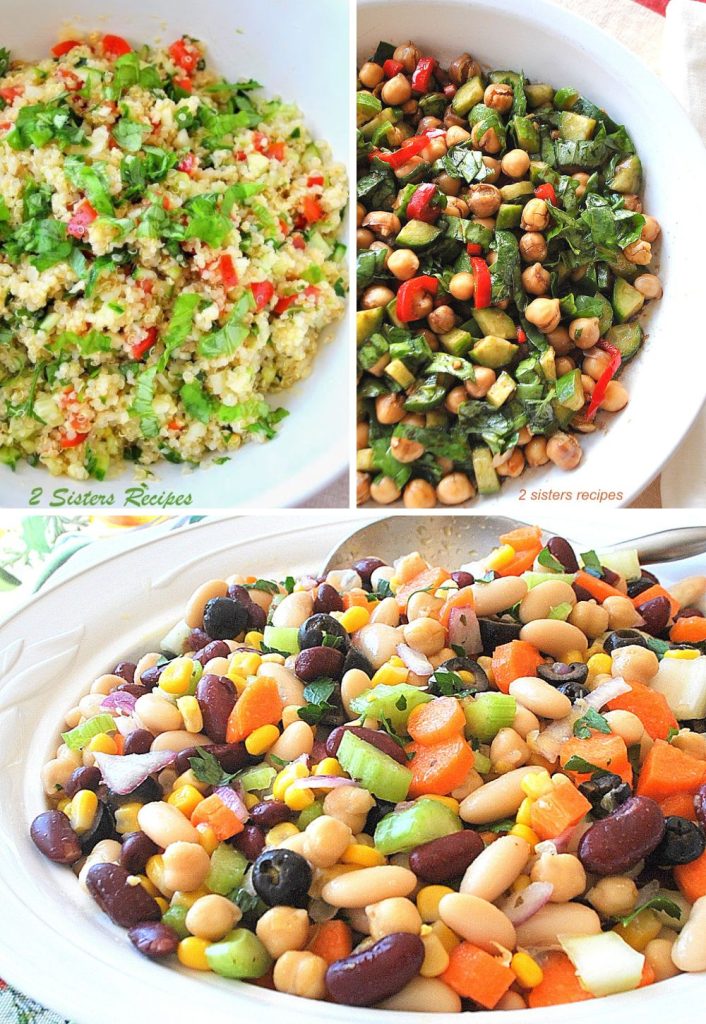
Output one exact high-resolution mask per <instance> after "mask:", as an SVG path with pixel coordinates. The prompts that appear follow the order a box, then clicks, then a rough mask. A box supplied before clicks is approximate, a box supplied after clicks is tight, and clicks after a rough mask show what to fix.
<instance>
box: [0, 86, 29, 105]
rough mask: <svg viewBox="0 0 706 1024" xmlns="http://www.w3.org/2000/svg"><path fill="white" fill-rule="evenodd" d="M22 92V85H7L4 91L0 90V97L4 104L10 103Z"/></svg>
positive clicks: (23, 89)
mask: <svg viewBox="0 0 706 1024" xmlns="http://www.w3.org/2000/svg"><path fill="white" fill-rule="evenodd" d="M24 91H25V87H24V86H23V85H8V86H7V87H6V88H5V89H0V96H2V98H3V99H4V100H5V102H6V103H12V102H13V101H14V100H16V99H17V97H18V96H21V95H22V93H23V92H24Z"/></svg>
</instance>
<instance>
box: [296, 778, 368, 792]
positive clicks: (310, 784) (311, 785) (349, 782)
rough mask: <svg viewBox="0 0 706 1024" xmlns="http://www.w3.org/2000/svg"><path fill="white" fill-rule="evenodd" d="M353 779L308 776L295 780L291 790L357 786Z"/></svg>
mask: <svg viewBox="0 0 706 1024" xmlns="http://www.w3.org/2000/svg"><path fill="white" fill-rule="evenodd" d="M357 785H358V783H357V782H355V780H354V779H344V778H342V777H341V776H340V775H310V776H309V777H308V778H306V779H295V780H294V782H292V783H291V788H292V789H336V788H337V787H339V786H357Z"/></svg>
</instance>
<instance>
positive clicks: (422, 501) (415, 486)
mask: <svg viewBox="0 0 706 1024" xmlns="http://www.w3.org/2000/svg"><path fill="white" fill-rule="evenodd" d="M402 500H403V501H404V506H405V508H434V506H435V505H436V491H435V490H434V488H433V486H432V484H430V483H428V482H427V481H426V480H410V481H409V483H408V484H407V486H406V487H405V489H404V494H403V498H402Z"/></svg>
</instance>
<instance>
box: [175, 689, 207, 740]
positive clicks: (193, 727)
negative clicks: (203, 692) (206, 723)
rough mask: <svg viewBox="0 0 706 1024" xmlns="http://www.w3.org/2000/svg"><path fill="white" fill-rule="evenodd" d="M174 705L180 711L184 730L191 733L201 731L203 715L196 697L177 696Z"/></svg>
mask: <svg viewBox="0 0 706 1024" xmlns="http://www.w3.org/2000/svg"><path fill="white" fill-rule="evenodd" d="M176 706H177V707H178V708H179V710H180V711H181V717H182V718H183V719H184V728H185V729H186V731H187V732H193V733H196V732H201V730H202V729H203V715H202V714H201V708H200V707H199V702H198V701H197V700H196V697H193V696H186V697H178V698H177V702H176Z"/></svg>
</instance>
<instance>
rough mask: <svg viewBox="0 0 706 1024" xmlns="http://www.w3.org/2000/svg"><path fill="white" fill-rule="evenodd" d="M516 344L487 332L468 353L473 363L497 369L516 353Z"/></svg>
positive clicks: (505, 364)
mask: <svg viewBox="0 0 706 1024" xmlns="http://www.w3.org/2000/svg"><path fill="white" fill-rule="evenodd" d="M517 350H518V346H517V345H513V344H512V342H510V341H507V339H505V338H498V337H497V336H496V335H494V334H489V335H488V336H487V337H485V338H481V339H480V341H478V342H476V344H475V345H474V346H473V348H472V349H471V351H470V353H469V355H470V357H471V359H472V360H473V362H474V363H478V364H479V365H480V366H488V367H490V369H491V370H499V369H500V367H501V366H507V364H508V363H510V362H512V360H513V358H514V356H515V355H517Z"/></svg>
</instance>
